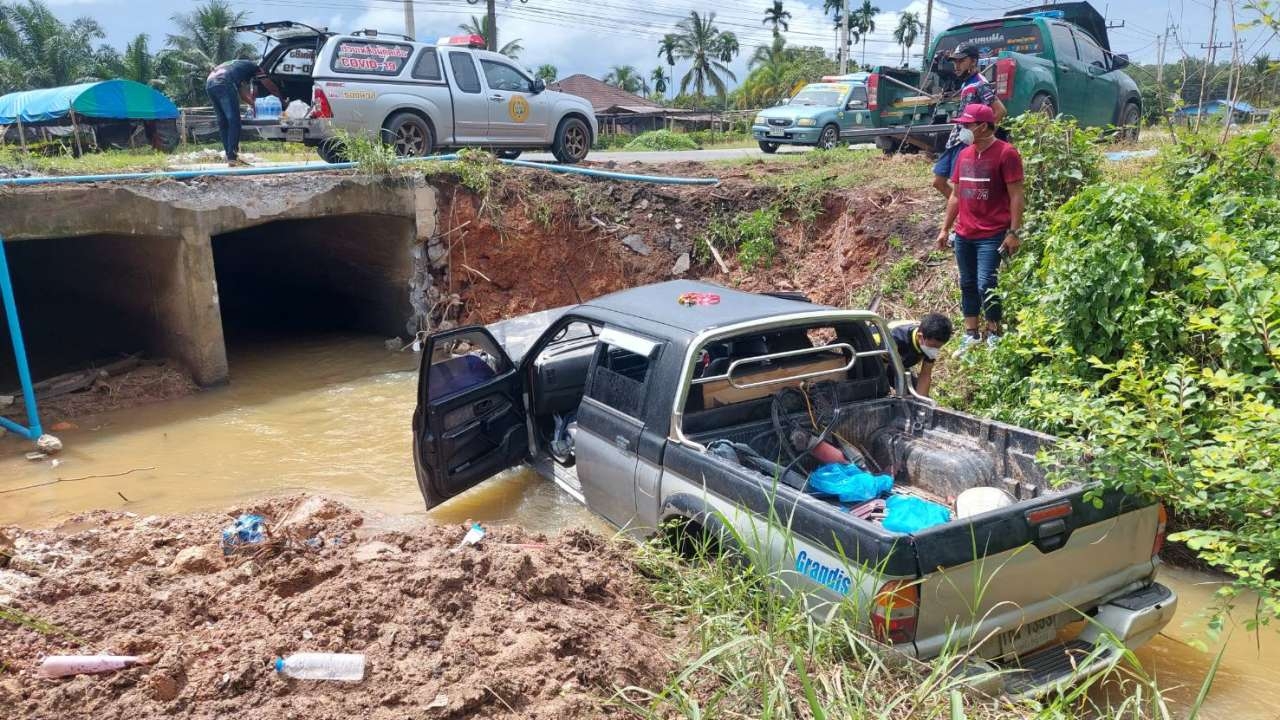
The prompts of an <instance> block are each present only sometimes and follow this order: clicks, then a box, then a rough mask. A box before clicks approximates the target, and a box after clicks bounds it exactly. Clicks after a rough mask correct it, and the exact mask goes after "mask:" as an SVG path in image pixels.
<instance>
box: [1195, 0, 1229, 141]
mask: <svg viewBox="0 0 1280 720" xmlns="http://www.w3.org/2000/svg"><path fill="white" fill-rule="evenodd" d="M1217 27H1218V0H1213V9H1212V10H1211V11H1210V12H1209V44H1208V45H1201V46H1200V47H1202V48H1208V49H1209V57H1208V58H1206V59H1205V63H1204V68H1203V71H1202V72H1201V73H1200V102H1199V104H1198V105H1196V131H1197V132H1199V131H1200V121H1201V120H1203V119H1204V93H1205V91H1206V90H1207V89H1208V84H1209V66H1210V65H1212V64H1213V57H1214V51H1216V50H1217V49H1218V46H1217V45H1214V44H1213V40H1214V31H1215V30H1216V29H1217ZM1224 47H1225V46H1224Z"/></svg>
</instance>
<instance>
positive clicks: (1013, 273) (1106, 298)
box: [955, 128, 1280, 627]
mask: <svg viewBox="0 0 1280 720" xmlns="http://www.w3.org/2000/svg"><path fill="white" fill-rule="evenodd" d="M1275 137H1276V133H1275V129H1274V128H1271V129H1264V130H1261V131H1255V132H1250V133H1244V134H1240V135H1238V136H1236V137H1234V138H1232V139H1231V140H1230V141H1229V142H1227V143H1226V144H1225V145H1216V144H1214V143H1212V142H1211V141H1209V140H1206V139H1192V140H1189V141H1185V142H1183V143H1180V144H1179V145H1177V146H1175V147H1173V148H1170V149H1169V150H1167V151H1166V152H1165V154H1164V156H1163V158H1162V160H1161V162H1160V165H1159V168H1158V169H1159V174H1158V177H1156V178H1153V179H1152V180H1151V181H1149V182H1148V183H1146V184H1145V185H1144V184H1118V185H1108V184H1100V183H1099V182H1098V181H1097V176H1096V174H1093V171H1092V170H1091V169H1089V168H1088V167H1084V168H1082V171H1083V172H1082V176H1081V179H1082V180H1084V181H1085V182H1083V183H1081V187H1082V188H1083V189H1080V190H1079V191H1078V192H1075V194H1074V197H1071V199H1070V200H1066V202H1065V203H1062V202H1061V201H1062V200H1063V199H1064V193H1069V192H1072V191H1071V190H1070V188H1069V187H1068V185H1069V184H1068V183H1064V182H1062V181H1063V178H1062V177H1057V178H1056V179H1055V178H1054V177H1053V176H1054V175H1055V174H1056V173H1055V172H1054V171H1052V170H1050V169H1049V168H1050V167H1052V166H1053V163H1052V153H1055V152H1058V150H1057V149H1056V148H1057V147H1059V146H1055V148H1047V149H1046V148H1045V146H1035V145H1030V144H1020V149H1021V150H1022V151H1023V153H1024V156H1027V165H1028V167H1029V168H1030V167H1036V168H1039V170H1037V171H1036V172H1037V174H1038V175H1037V177H1036V178H1035V179H1033V180H1032V181H1031V186H1032V187H1038V194H1037V195H1036V196H1035V197H1036V199H1035V200H1034V201H1033V202H1034V203H1035V204H1038V207H1033V208H1032V214H1033V215H1034V216H1037V217H1040V218H1041V220H1042V221H1041V222H1040V223H1039V224H1038V225H1037V226H1036V228H1035V229H1034V231H1033V232H1032V233H1031V235H1030V236H1029V238H1028V243H1027V244H1028V245H1029V246H1031V247H1030V248H1029V249H1030V250H1031V252H1028V253H1025V254H1024V255H1022V256H1020V257H1019V258H1017V259H1016V260H1015V261H1014V263H1013V265H1012V267H1011V268H1010V269H1009V270H1008V271H1007V272H1006V273H1005V275H1004V277H1002V279H1001V286H1002V291H1003V292H1004V295H1005V298H1006V308H1007V310H1009V311H1012V313H1013V320H1014V324H1015V325H1016V326H1017V331H1016V332H1014V333H1010V334H1009V335H1008V336H1007V337H1006V338H1005V341H1004V342H1002V343H1001V345H1000V346H999V347H998V348H997V349H996V350H994V351H992V352H989V353H977V354H974V357H972V358H971V359H968V360H966V362H967V363H970V364H972V365H973V367H971V368H968V369H967V370H968V371H967V372H964V373H961V375H962V376H963V379H962V380H961V381H960V382H959V384H958V385H957V386H956V388H955V392H957V393H959V394H958V395H957V396H955V397H957V399H960V400H961V401H963V402H966V403H967V404H968V405H969V407H970V409H972V410H974V411H977V412H981V413H985V414H991V415H994V416H996V417H1000V418H1003V419H1006V420H1009V421H1012V422H1017V423H1020V424H1025V425H1029V426H1032V427H1036V428H1039V429H1042V430H1045V431H1048V432H1052V433H1055V434H1057V435H1059V436H1060V437H1063V438H1065V440H1064V442H1063V443H1062V444H1061V447H1060V449H1059V451H1058V458H1057V459H1058V460H1059V461H1060V464H1059V466H1060V467H1062V468H1064V470H1063V471H1061V474H1064V475H1065V474H1066V473H1068V472H1070V473H1072V474H1073V475H1074V476H1075V477H1078V474H1079V473H1082V472H1083V473H1085V474H1086V475H1087V476H1089V477H1090V478H1091V479H1096V480H1100V481H1102V482H1103V483H1104V484H1107V485H1109V486H1113V487H1121V488H1123V489H1125V490H1126V491H1128V492H1131V493H1135V494H1139V495H1144V496H1147V497H1153V498H1158V499H1161V500H1162V501H1164V502H1166V503H1167V504H1169V505H1170V507H1171V509H1172V510H1173V511H1174V512H1175V516H1176V517H1177V518H1178V520H1179V521H1180V524H1181V525H1182V527H1183V528H1184V529H1183V530H1182V531H1181V532H1179V533H1178V534H1177V535H1175V536H1174V539H1176V540H1182V541H1184V542H1185V543H1186V544H1187V545H1188V546H1189V547H1190V548H1192V549H1193V550H1195V551H1196V552H1197V553H1198V554H1199V556H1200V557H1201V558H1202V559H1203V560H1205V561H1207V562H1208V563H1210V564H1211V565H1213V566H1215V567H1217V568H1219V569H1221V570H1223V571H1224V572H1226V573H1228V574H1229V575H1231V576H1232V578H1233V579H1234V583H1233V584H1232V585H1231V586H1229V587H1227V588H1225V589H1224V590H1223V591H1222V594H1223V599H1224V604H1223V605H1224V607H1225V606H1226V605H1228V604H1229V601H1230V599H1231V598H1232V597H1234V596H1235V595H1237V594H1239V593H1240V592H1241V591H1244V590H1250V591H1254V592H1256V593H1258V596H1259V602H1258V603H1257V604H1256V606H1253V607H1251V609H1254V607H1256V614H1255V615H1254V617H1253V618H1252V619H1251V620H1250V622H1251V623H1266V622H1269V621H1270V620H1272V619H1274V618H1275V617H1276V616H1277V615H1278V614H1280V513H1277V512H1276V508H1277V507H1280V200H1277V199H1276V198H1277V197H1280V173H1277V162H1276V156H1275ZM1042 152H1048V153H1050V156H1049V157H1042V156H1040V153H1042ZM1075 172H1076V171H1075V170H1072V171H1070V172H1069V173H1068V179H1071V180H1072V181H1074V180H1075V178H1074V175H1075ZM1028 195H1029V196H1030V195H1031V192H1030V191H1029V192H1028ZM1059 203H1061V205H1060V207H1059V206H1057V205H1058V204H1059ZM1081 458H1084V459H1086V460H1090V462H1086V463H1081V462H1079V460H1080V459H1081ZM1216 622H1217V623H1219V625H1218V626H1220V623H1221V617H1219V618H1217V620H1216ZM1211 627H1214V625H1212V624H1211Z"/></svg>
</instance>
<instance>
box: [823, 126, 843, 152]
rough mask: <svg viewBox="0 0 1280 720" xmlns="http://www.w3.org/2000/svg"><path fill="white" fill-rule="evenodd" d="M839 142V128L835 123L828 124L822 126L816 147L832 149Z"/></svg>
mask: <svg viewBox="0 0 1280 720" xmlns="http://www.w3.org/2000/svg"><path fill="white" fill-rule="evenodd" d="M839 143H840V128H838V127H836V126H835V125H828V126H826V127H824V128H822V135H821V136H819V137H818V147H820V148H822V149H823V150H833V149H835V146H836V145H838V144H839Z"/></svg>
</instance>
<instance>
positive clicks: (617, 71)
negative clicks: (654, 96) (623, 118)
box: [604, 65, 644, 93]
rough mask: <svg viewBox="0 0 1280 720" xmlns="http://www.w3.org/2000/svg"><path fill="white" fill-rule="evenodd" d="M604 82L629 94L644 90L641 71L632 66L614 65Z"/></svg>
mask: <svg viewBox="0 0 1280 720" xmlns="http://www.w3.org/2000/svg"><path fill="white" fill-rule="evenodd" d="M604 82H605V84H606V85H612V86H614V87H616V88H618V89H620V90H625V91H626V92H629V93H638V92H640V91H641V90H643V89H644V82H643V81H642V80H641V78H640V71H639V70H637V69H635V68H634V67H632V66H631V65H614V66H613V68H612V69H611V70H609V74H608V75H605V76H604Z"/></svg>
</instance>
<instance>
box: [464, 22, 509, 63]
mask: <svg viewBox="0 0 1280 720" xmlns="http://www.w3.org/2000/svg"><path fill="white" fill-rule="evenodd" d="M458 29H459V30H461V31H462V32H464V33H466V34H468V35H479V36H480V37H482V38H484V42H485V47H493V46H494V45H495V44H496V43H495V42H494V40H493V39H494V38H496V37H497V34H498V30H497V28H495V27H494V26H493V24H492V23H490V22H489V16H488V15H486V16H484V17H483V18H478V17H476V16H475V15H472V16H471V20H470V21H469V22H464V23H462V24H461V25H459V26H458ZM520 40H521V38H516V39H515V40H512V41H511V42H509V43H507V44H506V45H503V46H502V47H501V48H499V49H498V52H500V53H502V54H503V55H506V56H507V57H509V58H511V59H512V60H518V59H519V58H520V53H522V52H524V46H523V45H521V44H520Z"/></svg>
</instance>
